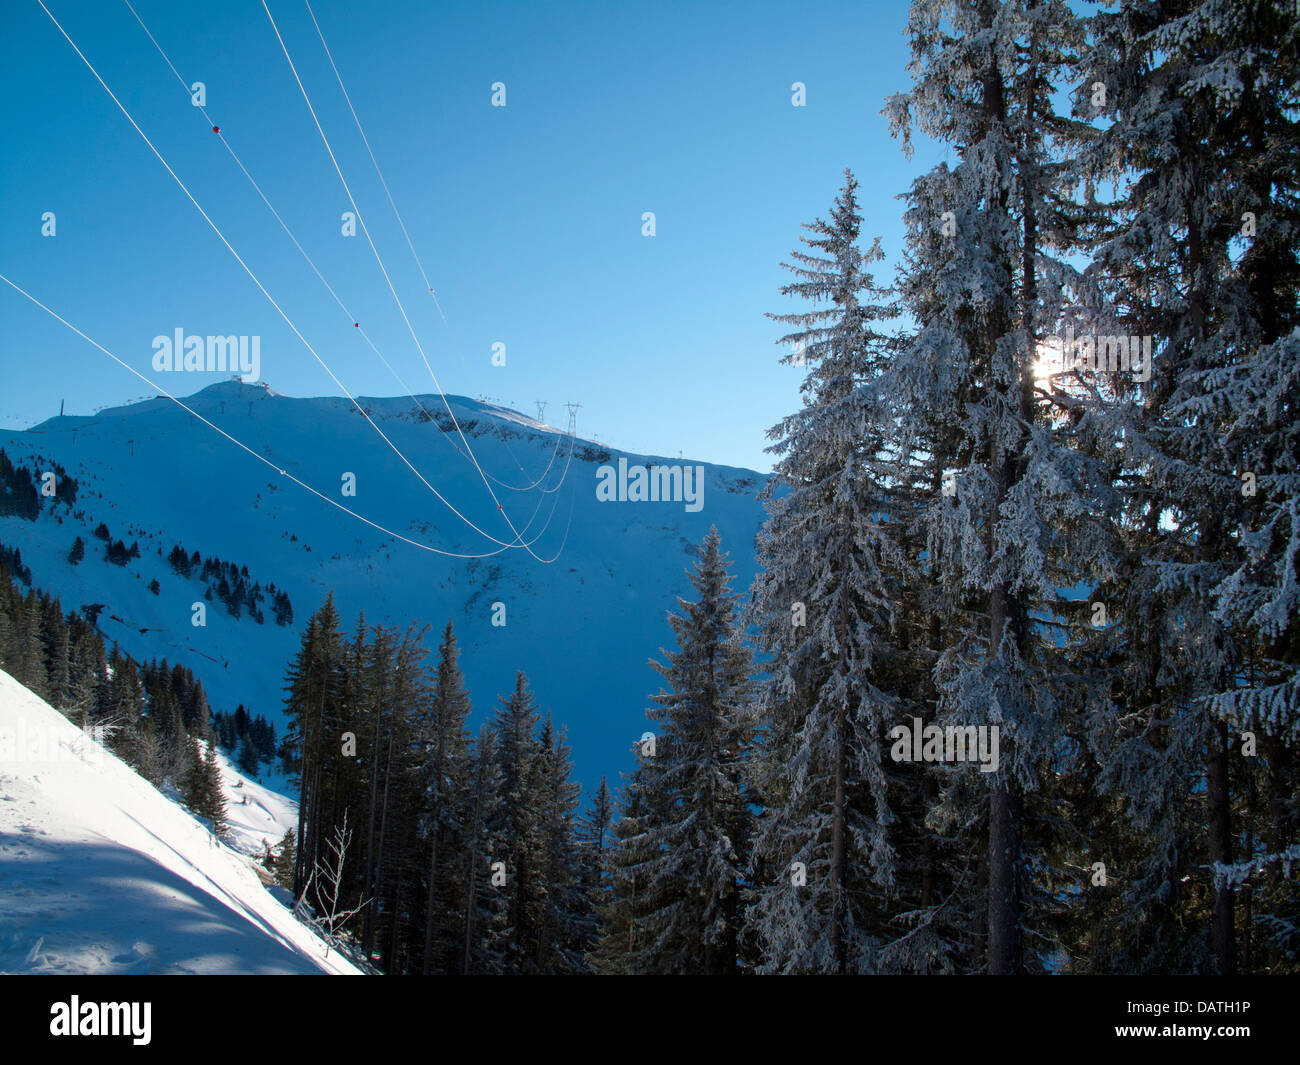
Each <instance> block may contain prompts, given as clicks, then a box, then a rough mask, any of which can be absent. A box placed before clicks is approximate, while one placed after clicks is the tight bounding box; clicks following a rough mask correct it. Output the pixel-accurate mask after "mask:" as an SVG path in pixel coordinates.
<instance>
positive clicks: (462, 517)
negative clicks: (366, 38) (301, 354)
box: [36, 0, 542, 562]
mask: <svg viewBox="0 0 1300 1065" xmlns="http://www.w3.org/2000/svg"><path fill="white" fill-rule="evenodd" d="M36 2H37V3H38V4H40V6H41V10H42V11H44V12H45V14H46V15H48V16H49V19H50V21H51V22H53V23H54V25H55V27H56V28H57V29H58V31H59V32H60V33H61V34H63V37H64V39H65V40H66V41H67V42H68V44H70V45H71V46H72V50H73V51H74V52H76V53H77V55H78V56H79V57H80V59H81V61H82V62H83V63H85V64H86V67H87V69H89V71H90V72H91V74H93V75H94V76H95V80H96V81H98V82H99V84H100V85H101V86H103V88H104V91H105V92H107V93H108V95H109V97H110V98H111V99H112V101H113V103H115V104H117V107H118V110H120V111H121V112H122V114H123V115H125V116H126V120H127V121H128V122H130V123H131V125H132V127H133V128H134V129H135V131H136V133H138V134H139V135H140V137H141V139H142V140H143V141H144V142H145V144H146V145H148V147H149V150H150V151H151V152H153V154H154V155H155V156H156V157H157V159H158V161H159V162H160V163H162V165H163V167H164V168H165V169H166V171H167V173H168V174H170V175H171V177H172V180H173V181H175V182H176V184H177V185H179V186H180V189H181V191H182V192H184V193H185V195H186V197H187V198H188V199H189V201H190V203H192V204H194V207H195V209H196V210H197V211H198V212H199V214H201V215H202V216H203V220H204V221H205V222H207V223H208V225H209V226H210V227H211V228H212V231H213V232H214V233H216V235H217V237H218V238H219V239H220V240H221V243H222V244H224V245H225V246H226V248H227V250H228V251H229V252H230V254H231V255H233V256H234V257H235V261H236V262H238V263H239V265H240V266H241V267H243V269H244V272H245V273H246V274H248V276H249V277H250V278H251V279H252V281H253V284H255V285H256V286H257V287H258V289H259V290H260V291H261V293H262V295H264V296H265V297H266V298H267V300H268V301H269V302H270V304H271V306H272V307H274V308H275V310H276V312H277V313H278V314H279V315H280V317H281V318H283V319H284V321H285V324H286V325H288V326H289V328H290V329H291V330H293V333H294V335H295V336H296V337H297V338H298V339H299V340H301V341H302V343H303V345H304V346H305V347H306V348H307V350H308V351H309V352H311V354H312V357H313V358H315V360H316V361H317V362H318V363H320V365H321V367H322V368H323V369H324V370H325V372H326V373H327V374H329V375H330V379H331V380H333V381H334V383H335V384H336V385H338V387H339V388H340V389H342V390H343V393H344V395H346V396H347V397H348V399H349V400H351V401H352V405H353V406H354V407H356V408H357V410H358V411H359V412H360V414H361V416H362V417H363V418H365V419H366V421H367V422H369V424H370V426H371V428H373V429H374V430H375V432H376V433H378V434H379V436H380V437H381V438H382V439H383V441H384V442H385V443H386V444H388V446H389V447H390V448H392V450H393V452H394V453H395V454H396V455H397V456H398V457H399V458H400V459H401V460H402V462H404V463H405V464H406V466H407V468H408V469H410V471H411V472H412V473H414V474H415V476H416V477H418V478H419V479H420V481H421V482H422V483H423V484H424V486H425V487H426V488H428V489H429V491H430V492H432V493H433V494H434V495H435V496H436V497H437V498H438V499H439V500H440V501H441V502H442V503H443V505H444V506H446V507H447V509H448V510H450V511H451V512H452V513H453V514H455V515H456V517H458V518H460V520H461V521H463V522H464V523H465V524H466V525H468V526H469V527H470V528H471V529H473V530H474V531H475V532H477V533H478V534H479V535H480V536H482V537H484V538H485V539H487V540H490V541H491V542H492V543H494V544H498V545H501V546H503V547H515V546H520V547H523V548H524V550H526V551H528V553H529V554H530V555H532V556H533V558H535V559H537V561H539V562H540V561H542V560H541V559H540V558H538V556H537V555H536V554H534V553H533V551H532V548H531V545H529V544H525V543H523V542H522V539H521V538H520V537H519V535H518V533H516V534H515V542H512V543H507V542H506V541H504V540H498V539H497V538H496V537H495V536H493V535H492V534H491V533H488V532H486V531H484V530H483V529H480V528H479V527H478V526H477V525H475V524H474V523H473V522H472V521H470V520H469V519H468V518H467V517H465V515H464V514H462V513H461V512H460V511H459V510H457V509H456V507H455V506H453V505H452V504H451V503H450V502H449V501H448V500H447V499H445V498H444V497H443V495H442V494H441V493H440V492H439V491H438V490H437V489H436V488H434V487H433V485H431V484H429V482H428V481H427V480H425V478H424V476H423V475H422V474H421V473H420V471H419V470H417V469H416V468H415V467H414V466H412V465H411V463H410V461H409V460H408V459H407V457H406V456H405V455H404V454H402V452H401V450H400V449H399V448H398V447H397V446H396V445H395V444H394V443H393V442H392V441H391V440H389V439H388V437H387V436H386V435H385V434H384V431H383V430H382V429H380V428H379V426H378V425H376V424H375V422H374V420H373V419H372V418H371V417H370V415H369V414H367V413H366V411H365V409H364V408H363V407H362V406H361V404H360V403H358V402H357V400H356V397H355V396H353V395H352V393H351V392H349V391H348V389H347V386H346V385H344V384H343V382H342V381H340V380H339V379H338V377H337V375H336V374H335V373H334V371H333V370H331V369H330V367H329V365H328V364H327V363H326V362H325V360H324V359H322V358H321V357H320V355H318V354H317V352H316V349H315V348H313V347H312V346H311V343H310V342H309V341H308V340H307V338H306V337H304V336H303V335H302V333H301V332H300V331H299V329H298V327H297V326H296V325H294V323H293V321H292V320H291V319H290V318H289V316H288V315H287V314H285V312H284V310H283V309H282V308H281V307H280V305H279V304H278V303H277V302H276V301H275V298H274V297H273V296H272V295H271V294H270V292H268V291H267V290H266V287H265V286H264V285H263V284H262V282H261V281H259V280H258V278H257V275H256V274H254V273H253V271H252V270H251V269H250V268H249V266H248V264H247V263H245V262H244V260H243V259H242V258H241V257H240V255H239V253H238V252H237V251H235V249H234V247H233V246H232V245H231V243H230V241H228V240H227V239H226V237H225V234H224V233H222V232H221V229H220V228H219V227H218V226H217V224H216V223H215V222H214V221H212V219H211V218H210V217H208V213H207V212H206V211H204V210H203V208H202V207H201V206H200V205H199V202H198V200H196V199H195V198H194V196H193V194H192V193H191V192H190V190H189V188H188V187H186V185H185V182H183V181H182V180H181V179H180V178H179V177H177V175H176V171H174V170H173V169H172V168H171V166H170V165H169V164H168V162H167V160H166V159H164V158H163V156H162V153H161V152H159V151H158V149H157V148H155V147H154V144H153V141H151V140H150V139H149V138H148V136H147V135H146V134H145V132H144V130H142V129H141V128H140V126H139V124H138V123H137V122H136V120H135V119H134V118H132V117H131V113H130V112H129V111H128V110H127V109H126V108H125V107H124V106H123V104H122V102H121V101H120V100H119V99H118V98H117V96H116V95H115V94H114V92H113V90H112V89H110V88H109V87H108V83H107V82H105V81H104V79H103V78H102V77H100V75H99V71H97V70H96V69H95V67H94V65H93V64H92V63H91V62H90V60H89V59H87V58H86V56H85V54H84V53H83V52H82V51H81V49H80V48H78V47H77V44H76V42H75V41H73V39H72V38H71V37H69V36H68V32H67V31H66V30H65V29H64V28H63V26H62V25H60V23H59V20H58V19H56V18H55V17H54V15H53V13H52V12H51V11H50V9H49V8H48V7H46V6H45V0H36ZM268 14H269V12H268ZM358 217H359V216H358ZM145 380H146V381H147V380H148V379H147V378H146V379H145ZM443 402H444V405H445V404H446V399H445V397H444V400H443ZM449 410H450V408H449ZM454 418H455V416H454V415H453V420H454ZM462 439H463V434H462ZM475 467H476V468H478V463H477V462H475ZM479 472H480V474H482V470H481V468H480V469H479ZM488 491H489V493H491V489H490V488H489V489H488ZM493 501H494V502H495V501H496V497H495V495H493ZM497 509H498V510H500V509H501V507H500V504H499V503H498V504H497ZM507 524H509V519H507ZM511 531H512V532H514V529H513V527H512V528H511Z"/></svg>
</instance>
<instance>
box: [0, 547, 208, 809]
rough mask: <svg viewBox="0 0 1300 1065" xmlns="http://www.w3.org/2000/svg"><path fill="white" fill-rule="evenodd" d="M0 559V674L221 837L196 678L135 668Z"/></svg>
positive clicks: (158, 667)
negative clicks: (23, 583)
mask: <svg viewBox="0 0 1300 1065" xmlns="http://www.w3.org/2000/svg"><path fill="white" fill-rule="evenodd" d="M15 555H16V552H15ZM4 557H5V556H4V555H3V552H2V551H0V669H3V670H4V671H5V672H6V673H8V674H9V675H10V676H12V677H13V678H14V679H15V680H17V681H18V682H19V683H20V684H22V685H24V686H25V687H27V688H28V689H30V690H31V691H32V692H33V693H35V694H36V695H38V696H40V697H41V698H42V699H44V700H45V701H46V702H48V703H49V704H50V705H51V706H53V707H54V708H55V709H57V710H59V711H61V712H62V713H63V714H64V715H65V716H66V717H67V718H68V719H69V720H71V721H72V722H73V723H74V724H76V725H78V726H79V727H81V728H83V729H99V730H100V732H99V735H101V736H102V741H103V743H104V745H105V746H106V747H107V748H108V749H109V750H111V751H112V752H113V753H114V754H116V755H117V756H118V757H119V758H121V759H122V760H123V761H124V762H126V763H127V764H128V765H130V766H131V767H132V768H133V769H134V770H135V771H136V772H137V773H139V774H140V775H141V776H142V777H144V778H145V779H146V780H148V781H150V782H151V783H152V784H154V785H155V786H157V787H159V788H163V789H173V790H175V791H176V792H177V793H178V794H179V796H180V798H181V799H182V801H183V802H184V803H185V804H186V805H187V806H188V807H189V808H190V809H191V810H192V811H194V812H195V813H196V814H198V815H199V816H200V817H204V818H206V819H207V820H209V821H210V822H212V824H213V829H214V831H216V832H217V833H218V834H220V832H222V831H223V830H224V827H225V822H224V819H225V802H224V798H223V796H222V791H221V786H220V779H219V774H218V768H217V763H216V746H215V744H214V743H213V733H212V728H211V721H210V717H209V711H208V702H207V697H206V696H205V695H204V692H203V687H202V685H201V684H200V683H199V682H198V680H197V679H196V678H195V677H194V674H193V673H191V672H190V671H189V670H188V669H186V668H184V667H183V666H180V665H175V666H169V665H168V664H167V661H166V660H165V659H164V660H162V661H161V662H159V661H150V662H148V663H146V664H144V665H140V664H139V663H137V662H136V661H135V660H134V659H132V658H131V657H130V656H128V655H125V654H123V653H122V652H121V651H120V650H119V649H118V647H117V645H116V644H114V645H113V647H112V648H111V650H109V649H106V648H105V646H104V640H103V637H102V636H101V635H100V633H99V631H98V630H97V629H96V628H95V627H94V624H93V623H92V621H91V620H90V619H89V618H87V617H86V616H84V615H83V614H82V613H75V612H69V613H68V614H66V615H65V614H64V613H63V609H62V607H61V606H60V604H59V600H58V599H57V598H55V597H53V596H51V595H49V594H48V593H46V592H43V591H41V590H40V589H38V588H29V590H28V591H26V593H24V592H23V591H22V590H21V589H20V588H19V587H18V586H17V584H15V583H14V581H13V579H12V575H11V573H10V570H9V568H8V566H7V565H6V564H5V562H4V561H3V558H4ZM28 583H30V573H28ZM205 752H206V753H205Z"/></svg>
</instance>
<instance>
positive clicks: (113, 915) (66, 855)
mask: <svg viewBox="0 0 1300 1065" xmlns="http://www.w3.org/2000/svg"><path fill="white" fill-rule="evenodd" d="M223 775H224V776H226V792H227V797H228V800H229V801H230V802H231V803H232V806H231V813H232V814H233V815H235V816H236V817H237V818H238V819H239V827H238V828H237V829H236V832H235V835H236V837H237V839H239V840H241V841H243V842H244V843H248V844H251V843H252V842H253V840H254V839H255V836H256V833H255V831H254V828H253V826H252V825H251V824H249V823H246V822H250V821H251V819H252V814H251V812H250V805H252V804H240V803H239V801H238V799H237V798H236V797H235V796H236V794H237V792H238V789H234V790H233V791H232V788H231V779H230V777H231V775H232V774H231V772H230V771H229V769H228V768H227V770H226V772H225V773H224V774H223ZM268 798H270V796H269V794H266V793H262V792H260V791H259V792H258V793H257V796H256V802H257V804H258V805H261V806H263V807H265V805H266V803H265V802H263V801H262V800H263V799H268ZM280 801H281V803H282V802H283V800H280ZM273 803H274V800H272V804H273ZM263 812H264V813H265V812H267V811H266V810H265V809H263ZM281 832H283V828H282V827H280V828H279V831H278V832H276V833H275V835H276V836H277V838H278V836H279V834H280V833H281ZM249 849H252V848H251V846H250V847H249ZM0 900H3V902H2V903H0V972H4V973H54V974H58V973H76V974H86V973H94V974H104V973H224V974H229V973H336V974H355V973H356V971H357V970H356V969H355V968H354V967H353V966H352V965H351V964H350V963H349V962H348V961H347V959H346V958H344V957H342V956H341V955H340V954H339V953H338V951H337V950H328V951H327V950H326V946H325V943H324V942H323V941H322V940H321V939H320V938H319V937H318V936H317V935H316V934H315V933H313V932H312V931H311V929H309V928H308V927H307V926H306V925H304V924H302V923H301V922H299V921H298V920H297V919H296V918H295V917H294V916H293V915H292V914H291V913H290V911H289V910H288V909H286V907H285V906H284V905H283V904H282V903H281V902H279V901H277V900H276V899H275V898H274V897H272V895H271V894H270V893H269V892H268V891H267V889H266V888H265V887H264V886H263V884H262V881H261V880H260V879H259V878H258V875H257V873H256V872H255V871H254V870H253V867H252V863H251V862H250V860H249V859H248V858H247V857H245V856H244V855H242V854H240V853H239V852H237V851H235V850H232V849H231V848H229V847H227V846H225V845H224V844H222V843H219V842H218V841H217V840H216V839H214V838H213V836H212V834H211V832H209V831H208V829H207V828H206V827H204V825H203V824H201V823H200V822H198V821H196V820H195V819H194V818H193V817H192V816H191V815H190V814H189V813H187V812H186V811H185V810H184V809H183V808H182V807H181V806H179V805H178V804H177V803H175V802H173V801H172V800H171V799H169V798H167V797H166V796H165V795H163V794H162V793H161V792H159V791H158V790H157V789H156V788H155V787H154V786H153V785H152V784H150V783H149V782H148V781H146V780H144V779H143V778H141V777H139V776H137V775H136V774H135V772H134V771H133V770H132V769H131V768H130V767H129V766H127V765H126V764H125V763H123V762H121V761H119V760H118V759H117V758H116V756H114V755H113V754H111V753H109V752H107V751H106V750H104V748H103V747H102V746H100V745H99V744H97V743H95V742H94V741H93V740H92V739H91V738H90V737H89V736H87V735H86V734H85V733H83V732H82V731H81V730H80V729H78V728H77V727H76V726H75V725H73V724H72V723H71V722H70V721H68V720H67V719H66V718H65V717H64V716H63V715H62V714H60V713H59V712H58V711H57V710H55V709H53V708H52V707H50V706H49V705H48V704H47V703H45V702H44V701H43V700H41V699H39V698H38V697H37V696H35V695H33V694H32V693H31V692H30V691H28V690H27V689H26V688H25V687H23V686H22V685H21V684H19V683H18V682H17V681H16V680H14V679H13V678H12V677H10V676H9V674H7V673H4V672H2V671H0Z"/></svg>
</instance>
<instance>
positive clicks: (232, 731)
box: [212, 703, 279, 776]
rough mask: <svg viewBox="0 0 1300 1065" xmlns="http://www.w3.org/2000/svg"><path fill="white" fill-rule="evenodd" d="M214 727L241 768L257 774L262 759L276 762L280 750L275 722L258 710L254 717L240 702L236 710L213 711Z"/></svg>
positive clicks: (252, 774) (250, 774) (220, 739)
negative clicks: (226, 712) (268, 719)
mask: <svg viewBox="0 0 1300 1065" xmlns="http://www.w3.org/2000/svg"><path fill="white" fill-rule="evenodd" d="M212 731H213V733H214V734H215V735H216V737H217V742H218V743H219V744H220V745H221V746H222V747H224V748H225V749H226V750H227V751H229V752H230V755H231V758H232V759H233V760H234V763H235V765H236V766H237V767H238V768H239V770H240V772H242V773H246V774H248V775H249V776H257V775H258V773H259V772H260V771H261V768H262V763H263V762H266V763H274V762H275V760H276V757H277V755H278V753H279V748H278V746H277V744H276V739H275V725H273V724H272V723H271V722H269V721H267V720H266V718H265V717H263V716H262V715H261V714H258V715H257V716H256V717H254V716H253V715H252V714H250V713H249V712H248V710H246V709H245V708H244V704H243V703H240V704H239V705H238V706H237V707H235V712H234V713H233V714H223V713H221V712H220V711H214V712H213V714H212Z"/></svg>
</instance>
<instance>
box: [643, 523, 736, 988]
mask: <svg viewBox="0 0 1300 1065" xmlns="http://www.w3.org/2000/svg"><path fill="white" fill-rule="evenodd" d="M720 543H721V538H720V537H719V535H718V531H717V529H716V528H710V530H709V532H708V534H707V535H706V536H705V537H704V541H703V543H702V544H701V545H700V550H699V558H698V560H697V562H696V563H695V569H694V572H693V573H691V574H690V582H691V586H692V588H693V589H694V591H695V594H696V596H697V598H696V599H695V600H694V601H689V600H686V599H683V598H681V597H679V598H678V600H677V602H678V606H679V607H680V610H681V613H680V614H677V613H669V615H668V623H669V625H670V626H671V627H672V630H673V635H674V636H675V637H676V641H677V648H676V649H675V650H664V649H662V648H661V650H660V653H661V654H662V655H663V656H664V658H665V659H666V661H664V662H660V661H657V660H653V659H652V660H651V663H650V664H651V666H652V667H653V668H654V669H655V671H656V672H657V673H659V675H660V676H662V677H663V678H664V682H665V686H664V688H663V689H661V690H660V692H659V693H658V694H657V695H655V696H652V700H653V702H654V703H655V705H654V707H652V708H651V709H649V710H648V711H647V712H646V716H647V717H648V718H649V719H650V721H651V722H653V723H654V724H656V725H658V726H659V729H658V734H657V735H656V736H655V739H654V745H655V749H654V756H653V763H654V769H653V771H652V772H651V773H649V774H648V775H647V776H646V777H645V779H644V781H643V783H644V786H645V787H646V788H647V789H648V791H649V794H648V804H649V807H650V809H651V810H652V811H654V813H655V814H656V815H657V816H655V817H654V818H647V819H646V821H645V823H644V824H643V826H642V828H643V831H644V832H645V833H646V835H647V837H648V838H647V839H645V840H636V841H635V842H634V844H633V846H634V847H637V848H644V849H645V850H647V851H648V856H647V858H646V860H645V861H643V862H641V863H640V864H639V865H638V867H637V870H636V871H637V873H638V874H639V876H640V877H641V879H642V883H643V885H644V887H643V899H644V903H645V908H644V910H643V912H642V913H641V914H639V915H638V918H637V920H638V924H639V928H638V930H637V931H638V933H639V938H640V940H641V943H642V950H643V952H644V955H645V956H646V957H648V959H649V962H650V967H649V970H648V971H651V972H661V973H709V974H726V973H734V972H735V971H736V968H737V962H738V944H739V933H740V924H741V915H742V907H741V889H742V879H743V869H744V866H745V861H746V856H747V852H748V848H749V838H750V833H751V828H752V815H751V813H750V810H749V796H748V794H747V787H746V761H747V759H748V757H749V754H750V746H751V744H750V733H751V725H750V720H749V715H748V708H749V701H750V690H751V673H752V671H753V661H752V657H751V654H750V651H749V649H748V648H747V647H746V646H745V645H744V643H743V642H742V640H741V634H740V632H739V630H738V628H737V617H736V614H737V612H736V599H737V597H736V595H734V594H733V593H732V592H731V590H730V588H731V582H732V579H733V578H732V576H731V574H730V572H729V570H730V563H729V561H728V556H727V555H726V554H725V553H724V552H723V551H722V550H721V547H720Z"/></svg>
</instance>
